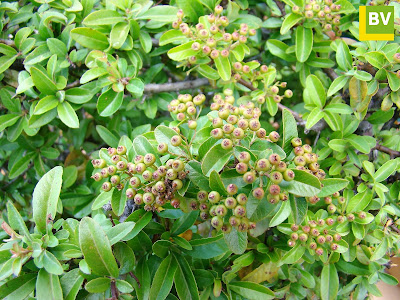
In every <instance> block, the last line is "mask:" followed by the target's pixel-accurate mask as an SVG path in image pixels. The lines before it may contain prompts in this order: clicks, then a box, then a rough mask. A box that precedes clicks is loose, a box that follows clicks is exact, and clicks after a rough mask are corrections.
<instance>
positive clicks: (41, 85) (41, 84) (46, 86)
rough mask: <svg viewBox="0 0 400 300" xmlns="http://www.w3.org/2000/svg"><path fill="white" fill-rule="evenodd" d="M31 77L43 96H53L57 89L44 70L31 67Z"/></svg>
mask: <svg viewBox="0 0 400 300" xmlns="http://www.w3.org/2000/svg"><path fill="white" fill-rule="evenodd" d="M31 76H32V80H33V83H34V84H35V86H36V87H37V89H38V90H39V91H40V92H41V93H43V94H45V95H54V94H55V93H56V92H57V91H58V89H57V87H56V85H55V83H54V82H53V81H52V80H51V79H50V78H49V77H48V76H47V73H46V72H45V71H44V70H40V69H38V68H35V67H31Z"/></svg>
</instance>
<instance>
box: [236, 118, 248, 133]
mask: <svg viewBox="0 0 400 300" xmlns="http://www.w3.org/2000/svg"><path fill="white" fill-rule="evenodd" d="M237 126H238V127H239V128H241V129H243V130H246V129H247V128H248V127H249V122H248V121H247V120H245V119H240V120H239V121H238V122H237Z"/></svg>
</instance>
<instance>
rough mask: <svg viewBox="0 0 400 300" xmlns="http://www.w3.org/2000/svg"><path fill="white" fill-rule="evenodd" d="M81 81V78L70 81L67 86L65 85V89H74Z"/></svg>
mask: <svg viewBox="0 0 400 300" xmlns="http://www.w3.org/2000/svg"><path fill="white" fill-rule="evenodd" d="M79 84H80V81H79V80H75V81H74V82H71V83H68V84H67V86H66V87H65V89H66V90H67V89H72V88H74V87H77V86H79Z"/></svg>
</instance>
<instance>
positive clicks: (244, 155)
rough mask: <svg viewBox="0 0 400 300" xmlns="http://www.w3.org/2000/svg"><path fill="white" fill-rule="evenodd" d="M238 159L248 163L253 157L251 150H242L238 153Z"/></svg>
mask: <svg viewBox="0 0 400 300" xmlns="http://www.w3.org/2000/svg"><path fill="white" fill-rule="evenodd" d="M237 159H238V161H240V162H243V163H248V162H249V161H250V159H251V156H250V153H249V152H245V151H243V152H240V153H239V155H238V158H237Z"/></svg>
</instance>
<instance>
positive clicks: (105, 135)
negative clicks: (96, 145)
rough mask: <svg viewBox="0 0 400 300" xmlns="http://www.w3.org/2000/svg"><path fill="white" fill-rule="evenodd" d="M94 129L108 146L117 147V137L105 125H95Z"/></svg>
mask: <svg viewBox="0 0 400 300" xmlns="http://www.w3.org/2000/svg"><path fill="white" fill-rule="evenodd" d="M96 131H97V133H98V134H99V135H100V137H101V138H102V139H103V141H104V142H106V144H107V145H109V146H110V147H115V148H116V147H118V144H119V140H118V138H117V137H116V136H115V135H114V134H113V133H112V132H111V131H110V130H108V129H107V128H106V127H104V126H102V125H97V126H96Z"/></svg>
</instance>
